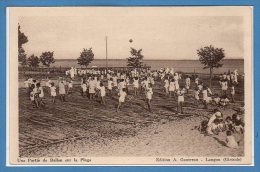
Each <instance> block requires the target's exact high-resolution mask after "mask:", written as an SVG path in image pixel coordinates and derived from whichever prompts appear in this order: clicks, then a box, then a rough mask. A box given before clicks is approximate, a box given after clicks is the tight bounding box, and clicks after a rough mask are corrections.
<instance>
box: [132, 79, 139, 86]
mask: <svg viewBox="0 0 260 172" xmlns="http://www.w3.org/2000/svg"><path fill="white" fill-rule="evenodd" d="M133 85H134V87H135V88H138V87H139V79H134V82H133Z"/></svg>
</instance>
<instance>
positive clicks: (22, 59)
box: [18, 25, 28, 65]
mask: <svg viewBox="0 0 260 172" xmlns="http://www.w3.org/2000/svg"><path fill="white" fill-rule="evenodd" d="M27 42H28V38H27V36H26V35H25V34H24V33H23V32H21V26H20V25H18V61H19V63H20V64H21V65H27V55H26V53H25V51H24V49H23V47H22V45H23V44H25V43H27Z"/></svg>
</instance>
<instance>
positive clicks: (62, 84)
mask: <svg viewBox="0 0 260 172" xmlns="http://www.w3.org/2000/svg"><path fill="white" fill-rule="evenodd" d="M252 26H253V8H252V7H250V6H215V7H213V6H212V7H211V6H208V7H206V6H204V7H9V8H7V39H8V42H7V68H8V70H7V80H8V81H7V121H6V122H7V162H6V163H7V165H8V166H23V165H26V166H28V165H37V166H38V165H253V164H254V158H253V157H254V155H253V149H254V145H253V143H254V140H253V133H254V131H253V128H254V126H253V124H254V122H253V27H252Z"/></svg>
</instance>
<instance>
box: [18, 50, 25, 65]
mask: <svg viewBox="0 0 260 172" xmlns="http://www.w3.org/2000/svg"><path fill="white" fill-rule="evenodd" d="M18 61H19V63H20V64H21V65H22V66H25V65H27V55H26V54H25V51H24V49H23V48H18Z"/></svg>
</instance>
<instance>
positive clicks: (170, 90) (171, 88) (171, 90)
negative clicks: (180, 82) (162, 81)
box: [169, 78, 175, 97]
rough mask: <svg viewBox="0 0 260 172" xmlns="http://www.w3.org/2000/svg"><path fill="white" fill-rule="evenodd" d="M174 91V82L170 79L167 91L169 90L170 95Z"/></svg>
mask: <svg viewBox="0 0 260 172" xmlns="http://www.w3.org/2000/svg"><path fill="white" fill-rule="evenodd" d="M174 91H175V82H174V79H173V78H172V79H171V82H170V85H169V92H170V95H169V96H170V97H171V96H172V94H173V95H174Z"/></svg>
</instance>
